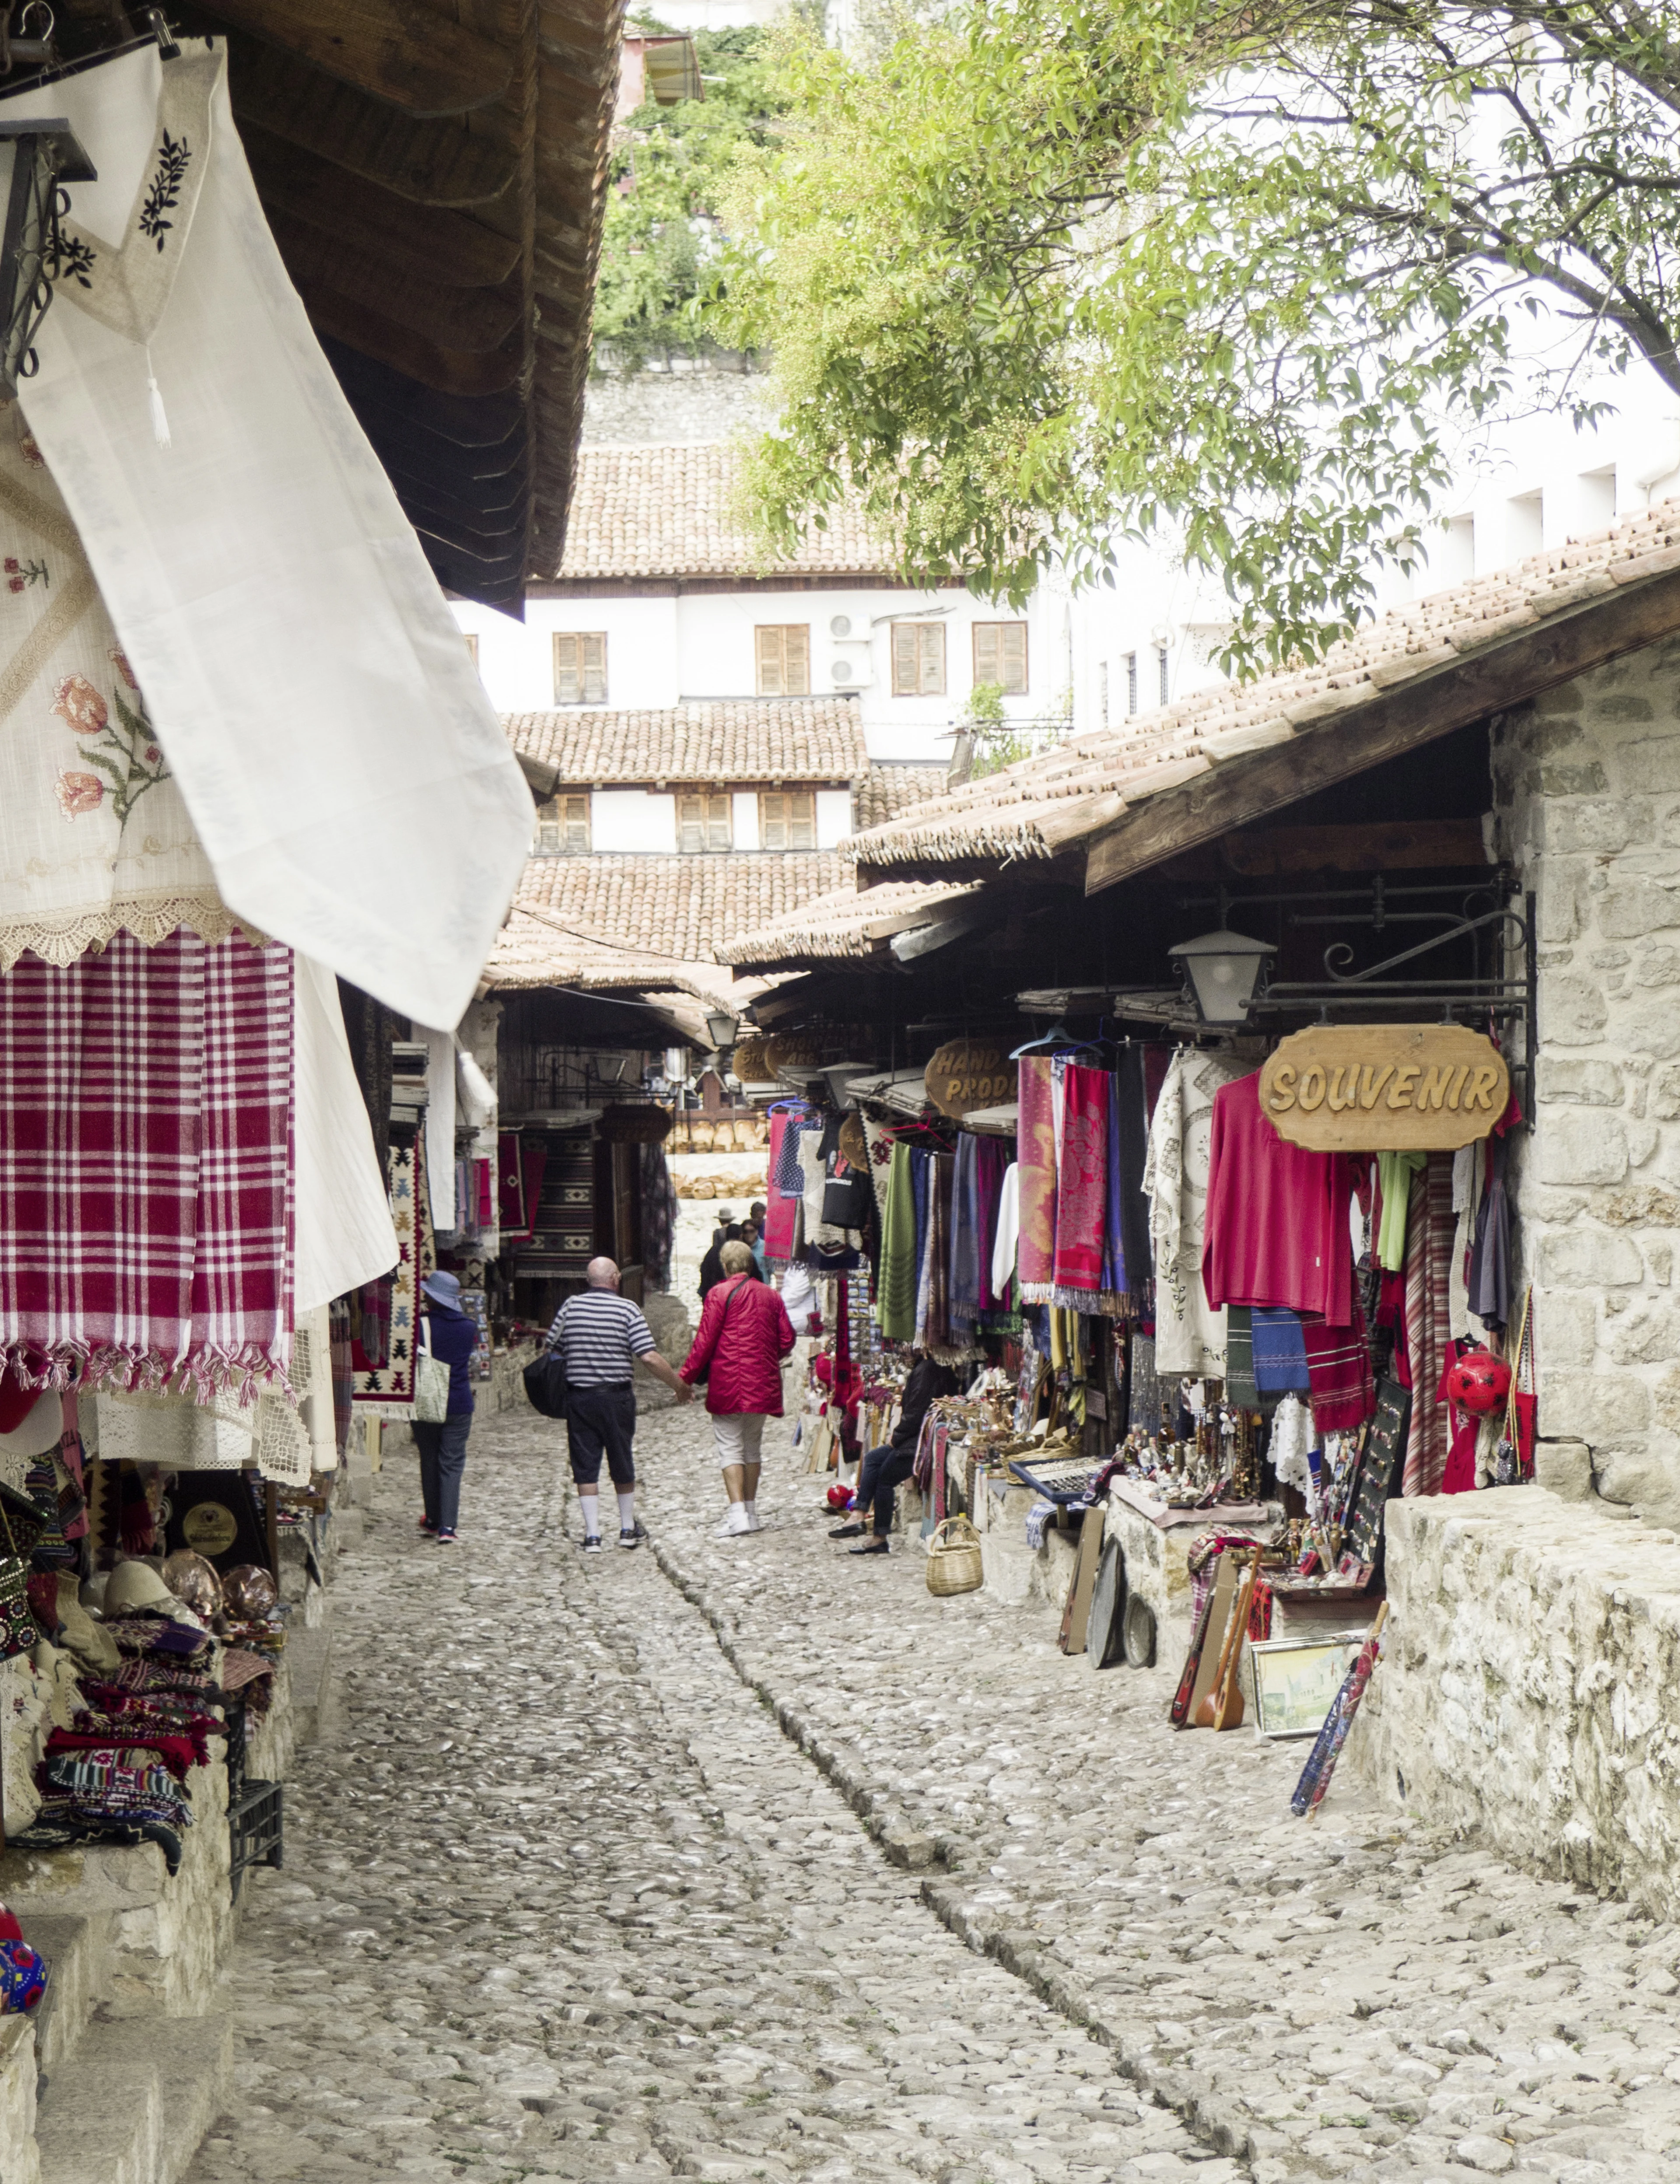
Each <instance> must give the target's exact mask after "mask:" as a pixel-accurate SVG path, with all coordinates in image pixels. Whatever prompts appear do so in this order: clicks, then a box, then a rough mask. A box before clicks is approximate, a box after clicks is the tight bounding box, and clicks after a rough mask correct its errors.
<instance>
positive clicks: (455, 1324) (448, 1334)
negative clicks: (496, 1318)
mask: <svg viewBox="0 0 1680 2184" xmlns="http://www.w3.org/2000/svg"><path fill="white" fill-rule="evenodd" d="M420 1290H421V1293H422V1295H424V1297H425V1300H426V1303H425V1307H424V1308H423V1310H422V1311H421V1313H420V1330H421V1336H422V1340H423V1342H424V1345H425V1346H426V1349H428V1350H429V1351H431V1355H432V1356H433V1357H439V1358H442V1361H443V1362H444V1363H445V1364H446V1365H447V1366H448V1368H449V1410H448V1417H447V1418H442V1419H439V1420H437V1421H435V1422H434V1421H431V1420H428V1419H426V1418H416V1419H415V1420H414V1446H416V1447H417V1448H418V1449H419V1451H420V1499H421V1501H422V1502H423V1503H424V1504H425V1510H424V1513H423V1514H422V1516H421V1518H420V1530H421V1531H422V1532H424V1533H425V1534H426V1535H427V1536H428V1537H429V1538H431V1539H434V1540H436V1541H437V1544H438V1546H440V1547H453V1546H454V1544H455V1538H456V1532H455V1527H456V1524H457V1521H458V1519H459V1516H460V1509H461V1474H462V1473H463V1472H464V1471H465V1469H466V1468H467V1435H469V1434H470V1432H471V1431H472V1412H473V1397H472V1382H471V1380H470V1379H469V1378H468V1376H467V1368H468V1366H469V1364H470V1362H471V1359H472V1353H473V1351H475V1350H476V1348H477V1347H478V1324H477V1322H476V1320H474V1319H472V1318H470V1316H469V1315H468V1314H467V1313H466V1312H463V1311H462V1310H461V1285H460V1283H459V1280H458V1279H456V1277H455V1276H454V1275H453V1274H451V1273H442V1272H439V1273H435V1274H428V1275H427V1276H426V1279H425V1280H424V1281H423V1282H422V1283H421V1284H420Z"/></svg>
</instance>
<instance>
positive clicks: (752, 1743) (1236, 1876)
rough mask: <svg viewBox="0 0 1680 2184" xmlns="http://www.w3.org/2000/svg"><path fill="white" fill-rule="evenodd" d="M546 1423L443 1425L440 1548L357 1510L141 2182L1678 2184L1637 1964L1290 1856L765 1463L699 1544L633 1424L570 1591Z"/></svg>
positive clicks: (1263, 1803) (1674, 2015) (1674, 1935)
mask: <svg viewBox="0 0 1680 2184" xmlns="http://www.w3.org/2000/svg"><path fill="white" fill-rule="evenodd" d="M554 1430H555V1429H552V1428H550V1427H548V1426H546V1425H544V1424H542V1423H541V1422H540V1421H537V1420H535V1419H533V1418H531V1416H530V1415H529V1414H528V1413H515V1414H512V1415H510V1416H502V1417H498V1418H487V1419H486V1420H484V1421H483V1422H481V1425H480V1426H479V1428H478V1429H476V1431H475V1434H474V1437H473V1444H472V1449H471V1453H470V1462H469V1467H468V1476H467V1486H466V1493H465V1501H464V1510H463V1522H464V1524H465V1526H466V1527H467V1529H466V1533H465V1543H464V1545H463V1546H462V1547H461V1548H460V1549H459V1552H457V1553H455V1554H454V1555H453V1556H450V1555H448V1553H447V1552H440V1551H439V1550H437V1548H435V1547H432V1546H426V1545H423V1544H422V1543H420V1541H418V1540H417V1539H416V1538H415V1537H414V1535H413V1529H412V1527H413V1516H414V1509H413V1507H412V1504H413V1502H414V1491H413V1485H412V1479H411V1475H410V1474H411V1468H412V1463H413V1459H412V1457H396V1458H395V1459H394V1460H393V1462H392V1463H391V1464H390V1465H389V1466H388V1467H387V1470H386V1471H385V1472H384V1473H383V1474H381V1476H380V1478H379V1479H378V1480H377V1481H376V1482H375V1485H376V1488H377V1494H376V1500H375V1509H374V1511H373V1512H372V1513H371V1516H370V1521H369V1524H368V1528H367V1532H366V1535H365V1540H364V1544H363V1545H362V1546H360V1547H359V1548H357V1549H356V1550H354V1551H353V1552H349V1553H347V1554H346V1556H345V1557H343V1559H342V1562H341V1565H340V1575H339V1581H338V1585H337V1593H336V1599H335V1607H334V1613H335V1617H336V1623H337V1658H338V1660H339V1662H340V1663H341V1671H342V1674H341V1688H342V1691H343V1693H344V1696H345V1697H346V1699H347V1700H348V1706H347V1708H346V1710H345V1711H346V1714H347V1717H348V1718H347V1719H345V1721H344V1723H343V1726H342V1732H341V1736H340V1740H339V1741H338V1742H337V1745H336V1746H335V1747H320V1748H316V1749H314V1751H312V1752H309V1753H308V1754H306V1755H305V1757H304V1759H303V1763H302V1764H301V1766H300V1769H299V1771H298V1775H296V1776H295V1777H294V1779H293V1781H292V1784H291V1785H290V1786H288V1791H287V1796H288V1839H287V1840H288V1858H287V1867H286V1872H285V1873H284V1874H283V1875H267V1874H263V1875H258V1876H256V1877H255V1879H254V1880H253V1883H252V1886H253V1903H252V1905H251V1907H250V1910H249V1912H248V1916H247V1919H246V1922H245V1926H244V1931H243V1936H242V1942H241V1944H240V1947H239V1949H238V1951H237V1953H236V1960H235V1964H234V1967H233V1979H234V1988H235V1993H236V2000H237V2003H238V2007H239V2010H240V2015H241V2024H242V2041H243V2060H242V2064H241V2068H240V2074H239V2080H238V2085H239V2099H238V2105H237V2108H236V2112H235V2113H234V2114H231V2115H229V2116H228V2117H226V2118H225V2119H223V2120H222V2121H221V2122H220V2124H219V2126H217V2129H216V2131H214V2134H213V2135H212V2137H211V2138H210V2139H209V2141H208V2142H206V2145H205V2147H204V2148H203V2151H202V2153H201V2154H200V2156H199V2159H198V2160H197V2164H196V2165H195V2166H194V2168H193V2170H192V2175H191V2180H190V2184H270V2180H281V2179H286V2178H291V2177H293V2176H297V2177H309V2178H311V2179H313V2178H321V2179H346V2180H365V2184H374V2180H375V2179H377V2180H380V2184H410V2180H412V2184H420V2180H422V2179H426V2180H431V2179H438V2178H445V2177H458V2176H459V2177H468V2178H473V2179H483V2180H486V2184H492V2180H493V2184H542V2180H546V2179H559V2178H566V2179H572V2178H587V2179H594V2178H603V2179H604V2178H609V2177H615V2176H626V2177H637V2176H648V2177H655V2176H669V2175H676V2176H697V2177H717V2178H734V2177H740V2178H743V2179H745V2178H756V2177H764V2178H766V2179H771V2180H776V2179H782V2178H796V2177H797V2178H801V2179H810V2180H813V2181H814V2184H847V2180H858V2184H872V2180H876V2179H883V2180H884V2179H888V2178H892V2179H899V2178H903V2179H910V2178H917V2179H932V2180H935V2181H936V2184H1038V2180H1043V2184H1057V2180H1061V2179H1076V2180H1080V2184H1099V2180H1100V2184H1146V2180H1147V2184H1155V2180H1158V2179H1170V2178H1174V2177H1192V2176H1193V2177H1195V2178H1197V2179H1199V2180H1200V2181H1201V2184H1227V2180H1230V2179H1234V2178H1238V2177H1252V2178H1253V2179H1254V2180H1255V2184H1282V2180H1285V2179H1294V2178H1308V2177H1338V2176H1354V2177H1358V2178H1361V2179H1363V2178H1371V2179H1385V2178H1389V2177H1394V2178H1405V2179H1406V2180H1408V2184H1426V2180H1446V2179H1466V2180H1467V2179H1473V2178H1476V2177H1478V2176H1489V2175H1499V2174H1502V2173H1512V2174H1516V2175H1533V2176H1546V2177H1555V2178H1557V2179H1559V2180H1560V2184H1610V2180H1612V2179H1614V2180H1616V2184H1622V2180H1643V2179H1645V2178H1649V2179H1652V2180H1661V2179H1669V2178H1674V2179H1680V2009H1677V2007H1676V2001H1675V1999H1674V1998H1675V1997H1677V1994H1680V1980H1677V1977H1676V1968H1677V1963H1680V1932H1677V1931H1675V1930H1672V1929H1670V1928H1666V1927H1659V1926H1654V1925H1652V1924H1651V1923H1650V1922H1649V1921H1648V1920H1644V1919H1641V1918H1640V1917H1639V1916H1638V1915H1637V1914H1633V1913H1630V1911H1629V1910H1628V1909H1627V1907H1626V1906H1625V1905H1620V1904H1616V1903H1599V1902H1598V1901H1597V1900H1596V1899H1594V1898H1592V1897H1583V1896H1582V1895H1581V1894H1580V1893H1579V1892H1577V1891H1574V1890H1572V1889H1570V1888H1568V1887H1566V1886H1560V1885H1559V1884H1557V1883H1555V1882H1552V1881H1549V1880H1545V1879H1544V1878H1540V1877H1538V1876H1536V1875H1530V1874H1527V1873H1524V1872H1519V1871H1515V1870H1513V1869H1510V1867H1508V1866H1505V1865H1503V1864H1499V1862H1497V1861H1495V1860H1494V1859H1491V1858H1488V1857H1487V1856H1485V1855H1483V1854H1481V1853H1477V1851H1476V1850H1475V1849H1474V1847H1470V1846H1466V1845H1465V1844H1462V1843H1453V1842H1450V1841H1443V1840H1439V1839H1438V1838H1436V1837H1435V1836H1432V1835H1431V1833H1430V1832H1429V1831H1428V1830H1427V1829H1425V1828H1423V1827H1421V1825H1417V1824H1416V1822H1414V1821H1411V1820H1410V1819H1407V1818H1406V1817H1405V1816H1403V1815H1395V1814H1389V1813H1387V1812H1382V1811H1379V1810H1377V1809H1375V1808H1371V1807H1369V1806H1366V1805H1364V1804H1362V1803H1361V1802H1360V1800H1359V1799H1358V1798H1357V1797H1355V1796H1353V1795H1351V1794H1349V1791H1348V1790H1347V1788H1346V1786H1338V1789H1337V1790H1335V1791H1332V1796H1331V1799H1330V1802H1329V1803H1328V1804H1327V1806H1326V1808H1324V1810H1323V1812H1322V1813H1321V1815H1320V1816H1319V1818H1318V1819H1316V1820H1315V1821H1314V1822H1312V1823H1310V1824H1302V1823H1299V1822H1295V1821H1293V1820H1292V1819H1289V1817H1288V1792H1289V1790H1290V1788H1291V1787H1292V1786H1293V1779H1294V1776H1295V1774H1296V1772H1297V1771H1298V1769H1299V1764H1300V1760H1301V1757H1302V1752H1301V1747H1299V1746H1293V1745H1288V1746H1269V1745H1266V1744H1265V1743H1263V1742H1262V1741H1260V1740H1258V1739H1256V1738H1255V1737H1254V1736H1253V1735H1252V1734H1251V1733H1250V1732H1249V1731H1247V1730H1238V1731H1237V1732H1235V1733H1233V1734H1229V1735H1227V1736H1218V1737H1215V1736H1212V1735H1210V1734H1208V1733H1206V1732H1195V1733H1191V1734H1188V1735H1184V1736H1177V1735H1175V1734H1174V1733H1173V1732H1172V1731H1171V1729H1170V1728H1169V1727H1168V1726H1167V1724H1166V1719H1165V1715H1166V1706H1167V1700H1168V1697H1170V1691H1171V1681H1172V1671H1171V1669H1170V1668H1167V1667H1163V1668H1160V1669H1155V1670H1153V1671H1143V1672H1134V1671H1132V1670H1128V1669H1123V1668H1121V1669H1113V1670H1110V1671H1106V1672H1104V1673H1102V1674H1098V1673H1096V1672H1094V1671H1093V1670H1092V1669H1090V1667H1089V1666H1088V1663H1086V1662H1084V1661H1083V1660H1078V1659H1076V1660H1072V1661H1069V1660H1065V1659H1064V1658H1062V1657H1061V1656H1060V1654H1059V1653H1058V1652H1056V1650H1055V1646H1054V1618H1053V1617H1052V1616H1051V1615H1049V1613H1047V1612H1046V1611H1045V1610H1043V1608H1032V1607H1026V1608H1020V1607H1002V1606H999V1605H997V1604H995V1603H993V1602H992V1601H991V1600H989V1599H988V1598H987V1596H986V1595H985V1594H984V1593H980V1594H972V1595H968V1596H963V1597H960V1598H958V1599H953V1600H936V1599H934V1598H933V1597H932V1596H931V1595H930V1594H929V1593H928V1592H927V1591H926V1585H925V1584H924V1581H923V1570H922V1563H921V1556H920V1554H919V1553H918V1552H916V1551H915V1547H914V1546H913V1545H912V1546H910V1547H909V1548H908V1549H907V1551H906V1552H903V1553H900V1552H897V1551H896V1546H895V1552H894V1553H893V1555H891V1556H890V1557H885V1558H876V1559H869V1560H865V1561H856V1560H854V1559H852V1558H851V1557H848V1555H846V1553H845V1552H844V1550H843V1548H841V1547H838V1546H833V1545H832V1544H831V1543H830V1542H829V1541H828V1540H827V1538H826V1529H827V1527H826V1521H825V1520H824V1518H823V1516H822V1515H821V1513H820V1508H819V1503H820V1493H821V1482H819V1481H817V1480H815V1479H808V1478H806V1477H804V1476H803V1475H802V1474H801V1473H800V1471H799V1470H798V1458H797V1457H794V1456H793V1455H791V1454H790V1453H789V1451H788V1449H787V1431H786V1429H776V1430H774V1431H773V1433H772V1434H771V1435H767V1436H766V1459H767V1460H766V1465H765V1485H764V1490H763V1492H762V1494H761V1496H760V1507H761V1509H762V1510H763V1511H764V1513H765V1515H766V1517H767V1518H768V1523H767V1525H766V1529H765V1530H764V1531H763V1532H762V1533H760V1534H758V1535H754V1536H752V1537H749V1538H746V1539H741V1540H727V1541H726V1540H720V1539H718V1538H717V1537H715V1532H714V1525H715V1518H716V1515H717V1513H718V1509H719V1507H720V1490H719V1486H718V1483H717V1474H716V1470H715V1464H714V1463H713V1461H712V1459H711V1457H710V1453H709V1434H708V1432H707V1429H706V1424H705V1420H704V1416H703V1415H702V1414H701V1413H700V1412H698V1410H689V1411H687V1412H668V1413H665V1414H664V1415H662V1416H659V1417H654V1418H648V1419H646V1420H644V1423H643V1437H642V1459H643V1470H644V1478H645V1480H646V1482H647V1485H646V1491H645V1494H644V1504H645V1514H646V1516H647V1518H648V1524H649V1525H650V1528H651V1529H653V1531H654V1535H655V1539H654V1552H652V1553H648V1552H643V1553H640V1554H637V1555H625V1554H621V1553H617V1552H611V1551H609V1552H608V1553H607V1554H606V1555H604V1556H603V1557H600V1558H598V1559H596V1558H593V1557H592V1558H590V1559H589V1560H588V1561H587V1562H586V1561H585V1560H584V1559H583V1558H582V1557H581V1556H579V1554H578V1553H577V1550H576V1543H575V1541H576V1531H577V1524H576V1504H575V1502H573V1501H572V1499H571V1496H570V1489H569V1488H568V1489H567V1490H566V1491H565V1494H564V1495H562V1493H561V1492H560V1490H559V1486H560V1482H559V1471H560V1468H561V1466H560V1465H559V1463H557V1461H556V1451H555V1448H554ZM568 1535H570V1536H568ZM860 1821H861V1823H862V1825H859V1822H860Z"/></svg>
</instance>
